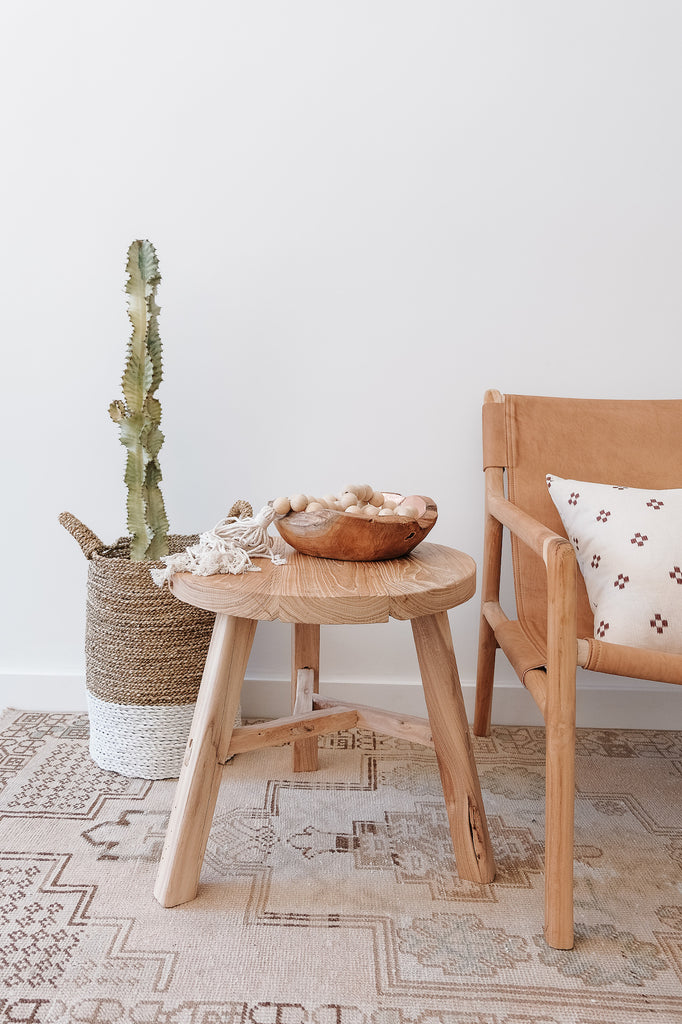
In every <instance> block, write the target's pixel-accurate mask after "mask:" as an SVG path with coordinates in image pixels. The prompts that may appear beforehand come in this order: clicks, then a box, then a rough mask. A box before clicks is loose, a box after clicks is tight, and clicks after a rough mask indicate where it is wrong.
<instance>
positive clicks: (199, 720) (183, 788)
mask: <svg viewBox="0 0 682 1024" xmlns="http://www.w3.org/2000/svg"><path fill="white" fill-rule="evenodd" d="M255 631H256V621H255V620H253V619H236V618H234V617H233V616H229V615H216V620H215V625H214V627H213V635H212V637H211V644H210V647H209V649H208V655H207V657H206V665H205V668H204V674H203V677H202V680H201V686H200V688H199V695H198V697H197V706H196V710H195V712H194V718H193V720H192V728H191V730H190V734H189V739H188V741H187V749H186V750H185V758H184V761H183V763H182V769H181V771H180V778H179V779H178V785H177V788H176V790H175V797H174V799H173V806H172V808H171V814H170V821H169V823H168V830H167V832H166V840H165V843H164V846H163V852H162V854H161V862H160V864H159V870H158V874H157V876H156V886H155V887H154V895H155V896H156V898H157V900H158V901H159V903H160V904H161V905H162V906H164V907H175V906H177V904H178V903H188V902H189V901H190V900H193V899H194V897H195V896H196V894H197V887H198V884H199V874H200V872H201V865H202V862H203V859H204V852H205V850H206V843H207V841H208V834H209V832H210V831H211V823H212V821H213V812H214V810H215V805H216V800H217V798H218V789H219V787H220V776H221V774H222V762H224V761H225V758H226V756H227V749H228V747H229V745H230V737H231V735H232V728H233V725H234V719H235V715H236V714H237V708H238V707H239V697H240V694H241V688H242V683H243V681H244V673H245V672H246V665H247V662H248V660H249V654H250V652H251V645H252V643H253V637H254V633H255Z"/></svg>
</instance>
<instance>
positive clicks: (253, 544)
mask: <svg viewBox="0 0 682 1024" xmlns="http://www.w3.org/2000/svg"><path fill="white" fill-rule="evenodd" d="M276 515H277V513H276V512H275V510H274V508H273V507H272V505H265V506H264V507H263V508H262V509H261V510H260V512H258V513H257V515H255V516H242V517H241V518H240V517H239V516H227V518H226V519H221V521H220V522H219V523H217V524H216V525H215V526H214V527H213V529H212V530H208V531H207V532H206V533H202V534H201V536H200V537H199V543H198V544H193V545H192V546H191V547H189V548H186V549H185V551H181V552H179V553H178V554H177V555H166V556H165V557H164V558H162V559H161V561H162V562H164V563H165V568H163V569H156V568H153V569H150V570H149V571H150V572H151V575H152V579H153V580H154V582H155V583H156V584H157V586H159V587H162V586H163V585H164V583H165V582H166V580H168V579H170V577H171V576H172V575H173V574H174V573H176V572H191V573H193V574H194V575H195V576H213V575H215V574H217V573H232V574H233V575H236V574H237V573H241V572H260V567H259V566H257V565H254V564H253V563H252V561H251V559H252V558H269V559H271V561H273V562H274V563H275V565H284V564H285V563H286V558H284V557H283V556H282V555H278V554H277V553H276V552H275V551H273V549H272V537H270V536H269V535H268V527H269V526H270V523H271V522H272V521H273V520H274V518H275V516H276Z"/></svg>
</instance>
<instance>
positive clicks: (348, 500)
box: [339, 491, 358, 508]
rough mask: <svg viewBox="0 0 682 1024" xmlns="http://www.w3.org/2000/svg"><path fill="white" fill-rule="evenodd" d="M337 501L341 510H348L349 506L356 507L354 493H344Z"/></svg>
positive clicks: (356, 501)
mask: <svg viewBox="0 0 682 1024" xmlns="http://www.w3.org/2000/svg"><path fill="white" fill-rule="evenodd" d="M339 501H340V502H341V505H342V506H343V508H348V506H349V505H357V503H358V496H357V494H356V493H355V491H344V492H343V494H342V495H341V497H340V498H339Z"/></svg>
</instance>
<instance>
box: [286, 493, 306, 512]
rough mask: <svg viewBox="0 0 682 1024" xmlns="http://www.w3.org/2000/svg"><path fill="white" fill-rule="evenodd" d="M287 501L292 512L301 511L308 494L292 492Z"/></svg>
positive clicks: (304, 506)
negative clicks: (292, 494)
mask: <svg viewBox="0 0 682 1024" xmlns="http://www.w3.org/2000/svg"><path fill="white" fill-rule="evenodd" d="M289 501H290V502H291V508H292V510H293V511H294V512H302V511H303V510H304V508H306V507H307V505H308V496H307V494H294V496H293V497H292V498H289Z"/></svg>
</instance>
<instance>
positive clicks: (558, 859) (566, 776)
mask: <svg viewBox="0 0 682 1024" xmlns="http://www.w3.org/2000/svg"><path fill="white" fill-rule="evenodd" d="M545 725H546V729H545V734H546V744H547V753H546V760H547V767H546V771H547V775H546V780H545V939H546V940H547V943H548V944H549V945H550V946H553V947H554V949H571V948H572V947H573V830H574V825H573V823H574V817H575V728H573V729H571V728H570V725H569V724H568V723H566V722H562V721H561V720H560V719H559V720H557V721H555V720H553V718H552V715H551V713H550V712H548V715H547V719H546V723H545Z"/></svg>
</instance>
